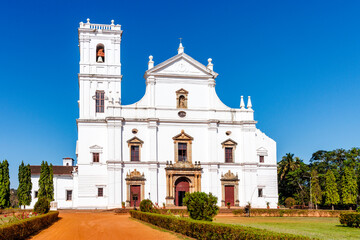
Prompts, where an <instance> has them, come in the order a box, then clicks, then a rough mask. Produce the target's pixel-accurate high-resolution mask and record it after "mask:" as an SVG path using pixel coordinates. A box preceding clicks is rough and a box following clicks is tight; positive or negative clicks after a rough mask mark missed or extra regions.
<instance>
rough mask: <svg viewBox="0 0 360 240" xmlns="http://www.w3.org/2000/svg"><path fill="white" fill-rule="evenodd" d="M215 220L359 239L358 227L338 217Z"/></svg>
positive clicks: (310, 234)
mask: <svg viewBox="0 0 360 240" xmlns="http://www.w3.org/2000/svg"><path fill="white" fill-rule="evenodd" d="M215 222H219V223H229V224H239V225H244V226H250V227H256V228H261V229H267V230H270V231H274V232H284V233H293V234H299V235H304V236H308V237H312V238H320V239H360V229H358V228H349V227H344V226H342V225H341V224H340V222H339V218H325V217H318V218H316V217H251V218H247V217H236V216H217V217H216V218H215Z"/></svg>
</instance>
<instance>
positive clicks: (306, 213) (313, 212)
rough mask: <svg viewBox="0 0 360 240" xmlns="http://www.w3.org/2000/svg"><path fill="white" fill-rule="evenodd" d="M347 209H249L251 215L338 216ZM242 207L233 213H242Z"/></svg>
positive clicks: (346, 211)
mask: <svg viewBox="0 0 360 240" xmlns="http://www.w3.org/2000/svg"><path fill="white" fill-rule="evenodd" d="M348 212H349V210H305V209H254V208H252V209H251V216H253V217H256V216H262V217H339V216H340V214H341V213H348ZM243 213H244V209H236V210H234V211H233V214H234V215H242V214H243Z"/></svg>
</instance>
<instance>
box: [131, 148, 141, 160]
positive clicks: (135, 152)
mask: <svg viewBox="0 0 360 240" xmlns="http://www.w3.org/2000/svg"><path fill="white" fill-rule="evenodd" d="M139 151H140V147H139V146H131V158H130V161H135V162H138V161H140V152H139Z"/></svg>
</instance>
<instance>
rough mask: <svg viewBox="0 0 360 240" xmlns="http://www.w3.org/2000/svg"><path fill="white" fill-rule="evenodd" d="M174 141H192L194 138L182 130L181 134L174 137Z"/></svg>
mask: <svg viewBox="0 0 360 240" xmlns="http://www.w3.org/2000/svg"><path fill="white" fill-rule="evenodd" d="M173 140H180V141H181V140H182V141H192V140H194V138H193V137H191V136H190V135H188V134H186V133H185V132H184V130H181V133H180V134H178V135H176V136H175V137H173Z"/></svg>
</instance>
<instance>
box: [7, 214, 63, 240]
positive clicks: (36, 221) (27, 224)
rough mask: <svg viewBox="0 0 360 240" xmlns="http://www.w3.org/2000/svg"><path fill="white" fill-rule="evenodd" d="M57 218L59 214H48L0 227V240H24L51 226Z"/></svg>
mask: <svg viewBox="0 0 360 240" xmlns="http://www.w3.org/2000/svg"><path fill="white" fill-rule="evenodd" d="M58 216H59V212H49V213H46V214H43V215H39V216H35V217H31V218H27V219H24V220H21V221H16V222H12V223H7V224H4V225H0V239H7V240H15V239H25V238H27V237H29V236H30V235H32V234H34V233H36V232H38V231H40V230H42V229H43V228H46V227H47V226H49V225H51V224H52V223H53V222H55V221H56V220H57V219H58Z"/></svg>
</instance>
